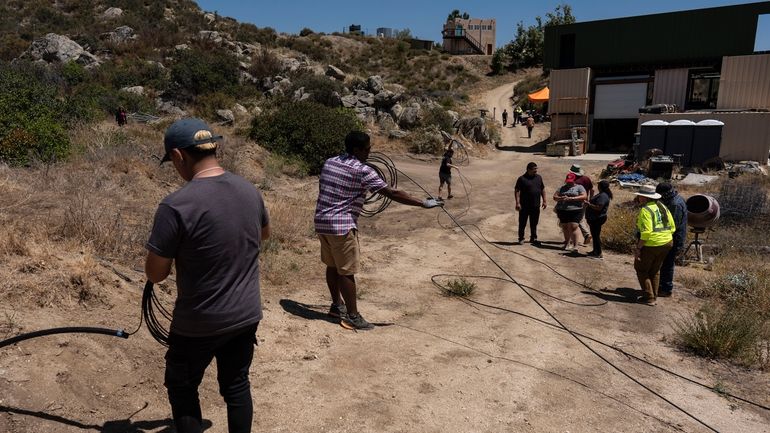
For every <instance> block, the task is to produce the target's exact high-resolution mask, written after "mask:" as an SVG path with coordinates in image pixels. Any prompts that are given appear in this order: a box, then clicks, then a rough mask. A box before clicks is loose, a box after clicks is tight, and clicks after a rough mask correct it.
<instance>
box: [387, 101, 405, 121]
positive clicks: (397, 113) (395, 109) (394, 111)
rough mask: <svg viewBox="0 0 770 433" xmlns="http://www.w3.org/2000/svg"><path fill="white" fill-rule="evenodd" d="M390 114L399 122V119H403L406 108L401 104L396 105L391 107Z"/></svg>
mask: <svg viewBox="0 0 770 433" xmlns="http://www.w3.org/2000/svg"><path fill="white" fill-rule="evenodd" d="M390 114H391V115H392V116H393V118H394V119H396V121H398V119H400V118H401V115H402V114H404V107H402V106H401V104H394V105H393V106H392V107H390Z"/></svg>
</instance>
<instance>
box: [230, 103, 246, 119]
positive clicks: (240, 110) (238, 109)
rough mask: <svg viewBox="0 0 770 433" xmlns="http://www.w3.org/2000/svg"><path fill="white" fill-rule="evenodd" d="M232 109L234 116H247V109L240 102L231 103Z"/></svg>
mask: <svg viewBox="0 0 770 433" xmlns="http://www.w3.org/2000/svg"><path fill="white" fill-rule="evenodd" d="M232 111H233V114H235V115H236V116H248V115H249V110H247V109H246V107H244V106H243V105H241V104H235V105H233V108H232Z"/></svg>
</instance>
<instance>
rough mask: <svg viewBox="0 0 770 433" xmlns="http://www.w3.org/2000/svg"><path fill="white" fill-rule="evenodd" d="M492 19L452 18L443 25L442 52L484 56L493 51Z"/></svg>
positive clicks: (493, 27)
mask: <svg viewBox="0 0 770 433" xmlns="http://www.w3.org/2000/svg"><path fill="white" fill-rule="evenodd" d="M496 27H497V25H496V24H495V20H494V19H488V20H485V19H478V18H469V19H463V18H454V19H451V20H447V22H446V23H444V29H443V30H442V31H441V35H442V37H443V39H444V43H443V47H444V51H446V52H447V53H450V54H486V55H492V53H493V52H494V50H495V32H496Z"/></svg>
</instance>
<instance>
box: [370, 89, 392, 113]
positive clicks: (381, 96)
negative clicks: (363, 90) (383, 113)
mask: <svg viewBox="0 0 770 433" xmlns="http://www.w3.org/2000/svg"><path fill="white" fill-rule="evenodd" d="M396 98H397V95H396V94H395V93H393V92H391V91H390V90H383V91H381V92H380V93H378V94H376V95H374V106H375V107H377V108H381V109H388V108H390V107H392V106H393V104H395V103H396V102H397V101H398V100H397V99H396Z"/></svg>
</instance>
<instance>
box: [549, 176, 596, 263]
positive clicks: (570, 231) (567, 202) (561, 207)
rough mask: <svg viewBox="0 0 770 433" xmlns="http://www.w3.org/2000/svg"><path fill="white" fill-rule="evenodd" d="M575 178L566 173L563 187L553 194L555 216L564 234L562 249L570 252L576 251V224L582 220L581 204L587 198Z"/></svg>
mask: <svg viewBox="0 0 770 433" xmlns="http://www.w3.org/2000/svg"><path fill="white" fill-rule="evenodd" d="M575 178H576V176H575V173H567V178H566V179H565V180H564V185H562V186H561V187H560V188H559V189H558V190H556V192H555V193H554V194H553V199H554V200H555V201H556V206H555V210H556V215H557V216H558V217H559V224H561V228H562V232H563V234H564V245H563V247H562V249H565V250H566V249H570V250H572V251H577V232H578V223H579V222H580V219H581V218H583V202H584V201H585V200H586V198H587V197H588V195H587V194H586V190H585V189H584V188H583V186H582V185H578V184H577V183H575Z"/></svg>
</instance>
